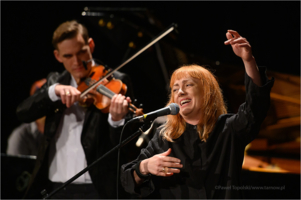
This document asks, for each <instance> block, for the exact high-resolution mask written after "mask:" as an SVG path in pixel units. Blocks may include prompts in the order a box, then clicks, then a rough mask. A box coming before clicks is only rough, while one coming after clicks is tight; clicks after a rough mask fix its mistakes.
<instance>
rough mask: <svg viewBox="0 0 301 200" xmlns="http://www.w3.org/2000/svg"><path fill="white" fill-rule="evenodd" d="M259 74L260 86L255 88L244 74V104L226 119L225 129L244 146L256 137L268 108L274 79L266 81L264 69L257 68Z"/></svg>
mask: <svg viewBox="0 0 301 200" xmlns="http://www.w3.org/2000/svg"><path fill="white" fill-rule="evenodd" d="M259 72H260V76H261V80H262V86H257V85H256V84H255V83H254V82H253V80H252V79H251V78H250V77H249V76H248V75H247V73H246V74H245V88H246V100H245V103H243V104H242V105H240V107H239V109H238V112H237V114H235V115H233V116H232V117H230V118H228V119H227V122H226V125H227V127H230V128H231V129H232V131H231V132H233V133H234V134H237V136H238V138H239V139H240V140H241V141H242V144H243V145H244V146H246V145H247V144H249V143H250V142H251V141H252V140H254V138H255V137H256V136H257V134H258V133H259V130H260V126H261V124H262V122H263V120H264V119H265V117H266V115H267V112H268V110H269V107H270V91H271V89H272V87H273V84H274V78H272V79H271V80H268V78H267V76H266V68H265V67H259Z"/></svg>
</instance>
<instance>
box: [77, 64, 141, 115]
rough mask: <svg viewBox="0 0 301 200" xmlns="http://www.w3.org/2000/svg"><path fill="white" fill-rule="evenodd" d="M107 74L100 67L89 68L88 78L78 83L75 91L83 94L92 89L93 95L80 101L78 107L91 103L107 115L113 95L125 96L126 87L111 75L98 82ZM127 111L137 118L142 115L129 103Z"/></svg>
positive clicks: (102, 67) (104, 69) (138, 109)
mask: <svg viewBox="0 0 301 200" xmlns="http://www.w3.org/2000/svg"><path fill="white" fill-rule="evenodd" d="M108 72H109V70H107V69H106V68H105V67H104V66H102V65H99V66H95V67H92V68H91V71H90V73H89V75H88V77H87V78H85V79H84V80H82V81H81V82H80V83H79V85H78V87H77V89H78V90H79V91H80V92H83V93H85V92H86V91H87V90H89V89H90V88H91V87H92V88H93V89H92V90H93V93H91V94H92V95H90V98H88V99H85V100H82V101H80V102H79V103H80V105H82V106H84V107H87V106H89V105H91V104H92V103H93V104H94V105H95V107H96V108H98V109H100V110H101V111H102V112H103V113H108V112H109V109H110V104H111V99H112V98H113V96H114V95H115V94H122V95H125V94H126V91H127V86H126V85H125V84H124V83H123V82H122V81H121V80H119V79H115V78H114V77H113V76H112V75H111V76H109V77H108V78H106V79H104V80H102V81H99V80H100V79H101V78H102V77H104V76H105V75H107V74H108ZM97 81H99V82H97ZM129 110H130V111H132V112H133V113H135V114H136V115H137V116H140V115H143V112H142V109H141V108H137V107H136V106H135V105H133V104H131V103H130V104H129Z"/></svg>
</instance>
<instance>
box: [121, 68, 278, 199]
mask: <svg viewBox="0 0 301 200" xmlns="http://www.w3.org/2000/svg"><path fill="white" fill-rule="evenodd" d="M260 74H261V77H262V83H263V86H261V87H258V86H257V85H255V84H254V83H253V81H252V79H251V78H250V77H249V76H248V75H247V74H246V75H245V86H246V102H245V103H243V104H242V105H241V106H240V107H239V110H238V112H237V114H225V115H221V116H219V118H218V120H217V123H216V125H215V128H214V129H213V131H212V132H211V133H210V135H209V137H208V139H207V142H202V141H201V140H200V139H199V136H198V133H197V131H196V126H194V125H190V124H186V130H185V132H184V133H183V134H182V135H181V136H180V137H179V138H178V139H176V140H174V142H168V141H166V140H163V138H162V136H160V135H159V132H160V130H161V129H160V128H159V129H158V130H157V131H156V133H155V135H154V137H153V138H152V140H151V141H150V142H149V143H148V146H147V147H146V148H145V149H142V150H141V153H140V155H139V156H138V158H137V159H136V160H134V161H132V162H130V163H128V164H125V165H123V166H122V174H121V183H122V185H123V187H124V188H125V190H126V191H127V192H129V193H134V194H139V195H141V197H144V198H145V197H147V198H162V199H171V198H177V199H183V198H184V199H188V198H190V199H191V198H192V199H198V198H215V199H220V198H242V197H243V195H242V191H241V190H237V188H236V189H235V186H239V185H240V173H241V169H242V163H243V158H244V149H245V147H246V145H247V144H248V143H250V142H251V141H252V140H253V139H254V138H255V137H256V135H257V134H258V132H259V130H260V125H261V123H262V122H263V120H264V118H265V116H266V114H267V111H268V109H269V105H270V90H271V88H272V86H273V84H274V79H272V80H267V77H266V75H265V68H260ZM168 148H171V149H172V151H171V154H170V155H169V156H172V157H176V158H179V159H180V160H181V163H182V164H183V168H182V169H180V173H179V174H174V175H172V176H170V177H162V176H155V175H152V176H151V178H150V179H148V180H146V181H145V182H144V183H143V184H141V185H140V186H137V185H136V184H135V180H134V177H133V170H134V168H135V164H136V163H137V162H138V161H139V160H144V159H146V158H150V157H152V156H153V155H155V154H159V153H163V152H165V151H167V150H168Z"/></svg>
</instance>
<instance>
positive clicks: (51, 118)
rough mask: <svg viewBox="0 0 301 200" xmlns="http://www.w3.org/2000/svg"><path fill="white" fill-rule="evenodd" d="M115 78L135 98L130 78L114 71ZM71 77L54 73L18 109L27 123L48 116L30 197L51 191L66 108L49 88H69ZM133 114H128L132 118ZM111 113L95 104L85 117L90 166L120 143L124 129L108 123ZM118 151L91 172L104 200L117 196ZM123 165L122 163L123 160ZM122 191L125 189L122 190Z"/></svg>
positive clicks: (85, 145) (84, 137)
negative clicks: (52, 161) (54, 143)
mask: <svg viewBox="0 0 301 200" xmlns="http://www.w3.org/2000/svg"><path fill="white" fill-rule="evenodd" d="M114 77H115V78H116V79H120V80H121V81H122V82H123V83H125V84H126V85H127V87H128V89H127V93H126V96H130V97H131V99H133V90H132V85H131V81H130V78H129V77H128V76H127V75H126V74H124V73H121V72H118V71H116V72H114ZM70 80H71V75H70V73H69V72H67V71H64V72H63V73H61V74H59V73H57V72H55V73H50V74H49V75H48V77H47V82H46V83H45V84H44V85H43V86H42V88H41V89H39V90H38V91H37V92H36V93H35V94H34V95H32V96H31V97H29V98H27V99H26V100H24V101H23V102H22V103H21V104H20V105H19V106H18V108H17V116H18V118H19V120H21V121H23V122H31V121H34V120H36V119H38V118H40V117H42V116H46V122H45V131H44V138H43V141H42V145H41V147H40V149H39V153H38V156H37V160H36V164H35V167H34V171H33V173H32V178H31V181H30V183H29V187H28V188H27V192H26V195H25V197H26V198H41V194H40V192H41V190H43V189H48V190H47V191H48V193H49V192H51V191H49V188H47V187H48V186H49V180H48V168H49V163H48V160H49V155H48V154H49V144H50V141H51V140H52V138H53V136H54V135H55V133H56V130H57V127H58V125H59V123H60V119H61V117H62V115H63V112H64V110H65V109H66V106H65V105H64V104H62V103H61V101H60V100H59V101H56V102H52V101H51V100H50V98H49V96H48V89H49V87H50V86H51V85H53V84H54V83H60V84H63V85H69V84H70ZM130 117H131V114H130V113H129V114H128V115H127V118H130ZM107 119H108V114H105V113H102V112H101V111H100V110H99V109H97V108H96V107H95V106H94V105H92V106H90V107H89V108H88V109H87V111H86V114H85V120H84V125H83V130H82V135H81V143H82V146H83V149H84V152H85V156H86V160H87V164H88V165H90V164H91V163H93V162H94V161H95V160H96V159H97V158H99V157H101V156H102V155H103V154H104V153H106V152H108V151H109V150H110V149H112V148H113V147H114V146H115V145H116V141H119V135H120V131H121V128H113V127H111V126H110V125H109V124H108V122H107ZM116 161H117V152H116V153H113V154H112V155H111V156H109V157H107V158H106V159H105V160H103V161H101V162H99V163H98V164H96V165H95V166H93V167H92V168H91V169H90V170H89V173H90V176H91V179H92V182H93V184H94V186H95V188H96V190H97V191H98V193H99V196H100V198H115V197H116V169H117V168H116V166H117V162H116ZM121 163H122V161H121ZM119 188H122V187H119ZM123 192H124V191H120V195H119V196H120V197H121V198H122V197H124V198H127V197H126V196H123V195H125V193H123Z"/></svg>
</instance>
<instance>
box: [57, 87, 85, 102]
mask: <svg viewBox="0 0 301 200" xmlns="http://www.w3.org/2000/svg"><path fill="white" fill-rule="evenodd" d="M54 90H55V94H56V95H57V96H58V97H60V98H61V100H62V103H63V104H66V106H67V108H69V107H70V106H72V105H73V104H74V103H75V102H77V101H79V99H80V94H81V92H80V91H78V90H77V89H76V88H75V87H72V86H70V85H60V84H58V85H56V86H55V89H54Z"/></svg>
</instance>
